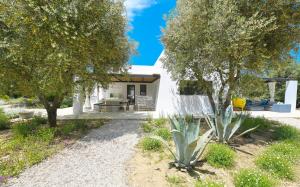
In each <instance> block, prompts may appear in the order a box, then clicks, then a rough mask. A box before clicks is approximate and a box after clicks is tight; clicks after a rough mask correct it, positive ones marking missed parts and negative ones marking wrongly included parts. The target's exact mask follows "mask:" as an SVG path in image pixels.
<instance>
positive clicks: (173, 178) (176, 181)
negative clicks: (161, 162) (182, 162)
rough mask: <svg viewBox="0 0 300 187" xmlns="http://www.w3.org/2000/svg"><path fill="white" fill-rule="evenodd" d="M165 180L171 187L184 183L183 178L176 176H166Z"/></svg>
mask: <svg viewBox="0 0 300 187" xmlns="http://www.w3.org/2000/svg"><path fill="white" fill-rule="evenodd" d="M166 180H167V182H168V183H169V184H170V185H171V186H183V185H184V184H185V183H186V180H185V179H184V178H183V177H180V176H176V175H171V176H166Z"/></svg>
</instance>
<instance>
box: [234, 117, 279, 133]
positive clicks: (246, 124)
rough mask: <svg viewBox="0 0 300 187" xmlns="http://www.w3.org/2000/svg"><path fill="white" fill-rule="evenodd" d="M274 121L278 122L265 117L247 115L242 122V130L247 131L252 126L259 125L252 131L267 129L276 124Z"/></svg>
mask: <svg viewBox="0 0 300 187" xmlns="http://www.w3.org/2000/svg"><path fill="white" fill-rule="evenodd" d="M274 123H276V122H273V121H270V120H268V119H266V118H263V117H250V116H247V117H246V118H245V119H244V121H243V122H242V124H241V128H240V131H245V130H248V129H251V128H254V127H257V126H258V127H257V128H256V129H255V130H254V131H252V132H255V131H265V130H267V129H270V128H272V126H274Z"/></svg>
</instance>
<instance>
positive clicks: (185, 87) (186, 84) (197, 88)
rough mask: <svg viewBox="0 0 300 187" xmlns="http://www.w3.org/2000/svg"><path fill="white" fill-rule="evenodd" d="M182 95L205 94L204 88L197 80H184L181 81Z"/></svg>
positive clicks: (180, 91)
mask: <svg viewBox="0 0 300 187" xmlns="http://www.w3.org/2000/svg"><path fill="white" fill-rule="evenodd" d="M179 93H180V95H203V94H204V89H203V88H202V87H201V85H198V84H197V82H196V81H191V80H182V81H180V82H179Z"/></svg>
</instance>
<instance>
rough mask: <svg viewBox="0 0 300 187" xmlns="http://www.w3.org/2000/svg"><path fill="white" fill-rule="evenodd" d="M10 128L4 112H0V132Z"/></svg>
mask: <svg viewBox="0 0 300 187" xmlns="http://www.w3.org/2000/svg"><path fill="white" fill-rule="evenodd" d="M9 128H10V121H9V117H8V116H6V115H5V113H4V112H2V111H0V130H6V129H9Z"/></svg>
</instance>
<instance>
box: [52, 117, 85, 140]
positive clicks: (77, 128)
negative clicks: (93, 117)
mask: <svg viewBox="0 0 300 187" xmlns="http://www.w3.org/2000/svg"><path fill="white" fill-rule="evenodd" d="M87 130H88V126H87V125H86V123H85V122H84V121H81V120H79V121H74V122H72V123H67V124H64V125H62V126H60V127H58V128H57V131H56V132H57V134H58V135H59V136H64V137H68V136H71V135H74V133H80V134H81V133H85V132H86V131H87Z"/></svg>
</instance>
